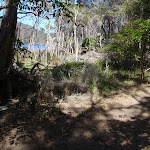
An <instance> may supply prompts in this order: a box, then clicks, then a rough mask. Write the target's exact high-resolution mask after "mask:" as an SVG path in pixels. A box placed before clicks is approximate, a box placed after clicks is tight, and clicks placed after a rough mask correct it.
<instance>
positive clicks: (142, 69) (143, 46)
mask: <svg viewBox="0 0 150 150" xmlns="http://www.w3.org/2000/svg"><path fill="white" fill-rule="evenodd" d="M146 52H147V49H146V42H144V43H143V45H142V53H141V60H140V66H141V79H142V80H144V79H145V74H144V56H145V54H146Z"/></svg>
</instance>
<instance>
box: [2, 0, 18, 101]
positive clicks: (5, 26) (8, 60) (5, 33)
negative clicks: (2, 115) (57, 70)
mask: <svg viewBox="0 0 150 150" xmlns="http://www.w3.org/2000/svg"><path fill="white" fill-rule="evenodd" d="M17 2H18V0H5V6H6V8H5V11H4V14H3V18H2V23H1V27H0V101H1V102H0V103H1V104H2V103H5V99H6V98H8V96H9V90H10V89H11V88H10V87H11V86H10V82H9V77H8V75H9V71H10V66H11V64H12V61H13V55H14V45H15V41H16V24H17Z"/></svg>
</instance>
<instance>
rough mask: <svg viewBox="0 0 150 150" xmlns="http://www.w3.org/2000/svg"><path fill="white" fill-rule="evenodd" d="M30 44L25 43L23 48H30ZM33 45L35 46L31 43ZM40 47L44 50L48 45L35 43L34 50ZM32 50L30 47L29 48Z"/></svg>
mask: <svg viewBox="0 0 150 150" xmlns="http://www.w3.org/2000/svg"><path fill="white" fill-rule="evenodd" d="M28 46H29V44H24V45H23V48H26V49H28V48H29V47H28ZM31 47H33V45H31ZM38 49H41V50H44V49H46V46H45V45H38V44H35V45H34V50H38ZM29 50H30V49H29Z"/></svg>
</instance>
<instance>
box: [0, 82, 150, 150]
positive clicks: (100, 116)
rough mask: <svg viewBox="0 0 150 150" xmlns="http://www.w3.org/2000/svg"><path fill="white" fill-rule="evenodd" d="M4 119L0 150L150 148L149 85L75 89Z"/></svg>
mask: <svg viewBox="0 0 150 150" xmlns="http://www.w3.org/2000/svg"><path fill="white" fill-rule="evenodd" d="M54 105H55V107H52V106H51V105H49V104H43V105H38V106H37V107H36V111H35V112H34V113H33V112H30V110H29V109H28V108H24V107H22V108H19V109H15V110H10V111H7V112H5V113H4V115H3V118H2V119H1V120H0V150H150V85H149V84H146V85H140V86H138V87H133V88H127V89H126V90H123V91H119V92H114V93H111V94H110V95H109V94H108V95H105V96H99V95H98V94H97V92H96V91H94V94H89V93H86V94H85V93H84V94H74V95H71V96H67V97H66V98H65V99H62V100H59V102H58V103H57V104H54Z"/></svg>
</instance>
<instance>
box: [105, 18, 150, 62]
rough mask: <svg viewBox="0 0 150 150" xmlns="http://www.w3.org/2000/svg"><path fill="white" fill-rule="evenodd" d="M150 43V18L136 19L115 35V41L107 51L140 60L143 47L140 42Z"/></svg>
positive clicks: (108, 46) (116, 55)
mask: <svg viewBox="0 0 150 150" xmlns="http://www.w3.org/2000/svg"><path fill="white" fill-rule="evenodd" d="M140 43H141V44H142V43H145V44H150V20H149V19H148V20H145V21H144V20H142V19H139V20H136V21H134V22H131V23H129V24H128V26H127V27H126V28H124V29H122V30H121V31H120V32H119V33H117V34H116V35H115V36H114V42H113V43H111V44H109V45H107V46H106V47H105V49H106V50H107V51H111V52H112V51H113V52H115V57H117V58H125V59H132V60H135V61H139V60H140V58H141V52H142V49H141V48H140V46H139V44H140Z"/></svg>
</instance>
